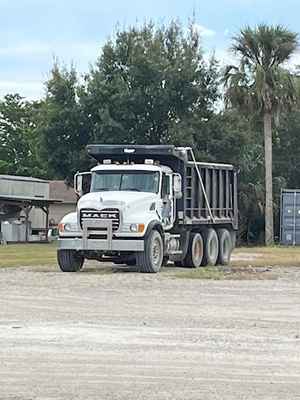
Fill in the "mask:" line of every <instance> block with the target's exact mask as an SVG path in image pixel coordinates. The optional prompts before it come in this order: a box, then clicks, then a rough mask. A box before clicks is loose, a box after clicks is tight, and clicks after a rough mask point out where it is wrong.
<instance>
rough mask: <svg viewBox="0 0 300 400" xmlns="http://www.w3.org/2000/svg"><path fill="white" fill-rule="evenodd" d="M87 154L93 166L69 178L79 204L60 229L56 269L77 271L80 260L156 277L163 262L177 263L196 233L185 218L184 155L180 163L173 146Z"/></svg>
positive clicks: (116, 148) (109, 149)
mask: <svg viewBox="0 0 300 400" xmlns="http://www.w3.org/2000/svg"><path fill="white" fill-rule="evenodd" d="M95 146H96V147H95ZM89 150H90V151H89ZM170 150H171V151H170ZM88 151H89V153H90V154H91V155H92V156H93V157H94V158H95V159H96V160H97V161H98V164H97V165H96V166H95V167H93V168H92V169H91V171H89V172H84V173H78V174H76V176H75V178H74V188H75V191H76V193H77V194H78V196H79V200H78V203H77V210H76V212H74V213H70V214H68V215H66V216H65V217H64V218H63V219H62V221H61V223H60V224H59V235H60V236H59V249H58V263H59V265H60V268H61V269H62V270H63V271H67V272H69V271H70V272H71V271H77V270H79V269H81V267H82V265H83V262H84V260H85V259H96V260H98V261H106V262H107V261H112V262H115V263H117V264H120V263H124V264H128V265H137V266H138V268H139V270H140V271H142V272H158V271H159V270H160V268H161V266H162V264H163V261H166V260H167V259H169V260H172V261H174V262H175V263H181V262H182V261H183V259H184V257H183V254H185V257H186V254H187V253H188V252H189V251H190V250H189V240H190V234H191V233H192V231H193V230H195V226H194V227H193V229H190V228H191V227H187V224H189V223H188V221H187V219H186V218H184V200H185V199H183V197H184V187H183V186H184V179H186V176H185V172H186V169H185V167H184V166H185V159H184V153H183V154H182V155H181V158H183V159H180V153H179V152H178V151H180V150H176V151H177V153H176V152H175V148H174V146H130V147H129V146H121V145H120V146H107V145H106V146H105V145H104V146H103V145H102V146H101V145H94V146H93V145H92V146H90V147H89V149H88ZM181 152H182V151H181ZM185 197H187V196H185ZM186 211H187V210H186ZM192 225H193V224H192ZM202 229H203V227H202ZM200 230H201V229H198V231H199V234H200ZM201 246H202V247H203V244H202V245H201ZM201 246H200V247H201ZM196 247H197V246H196ZM202 247H201V248H199V246H198V247H197V248H198V252H200V253H201V252H202ZM200 256H201V254H200ZM198 258H199V257H198ZM196 264H198V262H196Z"/></svg>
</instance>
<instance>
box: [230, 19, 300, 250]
mask: <svg viewBox="0 0 300 400" xmlns="http://www.w3.org/2000/svg"><path fill="white" fill-rule="evenodd" d="M297 46H298V36H297V34H296V33H293V32H290V31H289V30H287V29H286V28H284V27H282V26H280V25H278V26H267V25H258V26H257V27H255V28H254V29H252V28H250V27H246V28H244V29H242V30H241V31H240V33H239V34H238V35H237V36H235V37H234V38H233V45H232V47H231V50H232V51H233V53H234V54H235V56H236V57H237V59H238V61H239V64H238V66H234V65H229V66H227V67H226V70H225V73H224V84H225V90H226V91H225V103H226V105H227V106H231V107H236V108H238V109H240V110H241V111H244V112H246V113H248V115H249V114H250V115H251V114H254V113H255V114H257V113H259V114H260V115H261V116H262V118H263V126H264V147H265V191H266V193H265V196H266V197H265V243H266V245H271V244H272V243H273V241H274V233H273V187H272V125H273V122H274V121H275V122H276V121H278V116H279V114H280V112H281V111H285V110H287V109H290V108H291V107H292V106H293V105H294V104H296V97H297V96H296V88H295V85H294V78H293V75H292V74H291V73H290V72H289V71H288V70H287V69H285V68H284V65H285V63H286V62H287V61H288V60H289V59H290V57H291V55H292V54H293V53H294V52H295V50H296V49H297Z"/></svg>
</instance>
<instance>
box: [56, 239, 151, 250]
mask: <svg viewBox="0 0 300 400" xmlns="http://www.w3.org/2000/svg"><path fill="white" fill-rule="evenodd" d="M58 248H59V249H61V250H63V249H65V250H77V251H79V250H99V251H144V241H143V240H132V239H130V240H122V239H113V240H112V241H111V242H110V243H109V242H108V241H107V240H101V239H86V240H83V239H81V238H61V237H60V238H59V239H58Z"/></svg>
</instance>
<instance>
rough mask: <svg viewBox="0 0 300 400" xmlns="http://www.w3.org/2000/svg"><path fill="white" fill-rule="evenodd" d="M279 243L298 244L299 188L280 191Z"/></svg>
mask: <svg viewBox="0 0 300 400" xmlns="http://www.w3.org/2000/svg"><path fill="white" fill-rule="evenodd" d="M280 243H281V244H283V245H291V246H297V245H300V189H283V190H282V191H281V206H280Z"/></svg>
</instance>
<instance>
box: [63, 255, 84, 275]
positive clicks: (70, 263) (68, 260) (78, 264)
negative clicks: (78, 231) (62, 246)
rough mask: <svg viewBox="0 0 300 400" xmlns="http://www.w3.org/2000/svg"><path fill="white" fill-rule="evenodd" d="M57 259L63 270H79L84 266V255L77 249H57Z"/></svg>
mask: <svg viewBox="0 0 300 400" xmlns="http://www.w3.org/2000/svg"><path fill="white" fill-rule="evenodd" d="M57 261H58V265H59V267H60V269H61V270H62V271H63V272H77V271H79V270H81V268H82V266H83V263H84V257H83V256H81V255H80V254H78V252H77V251H76V250H57Z"/></svg>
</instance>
